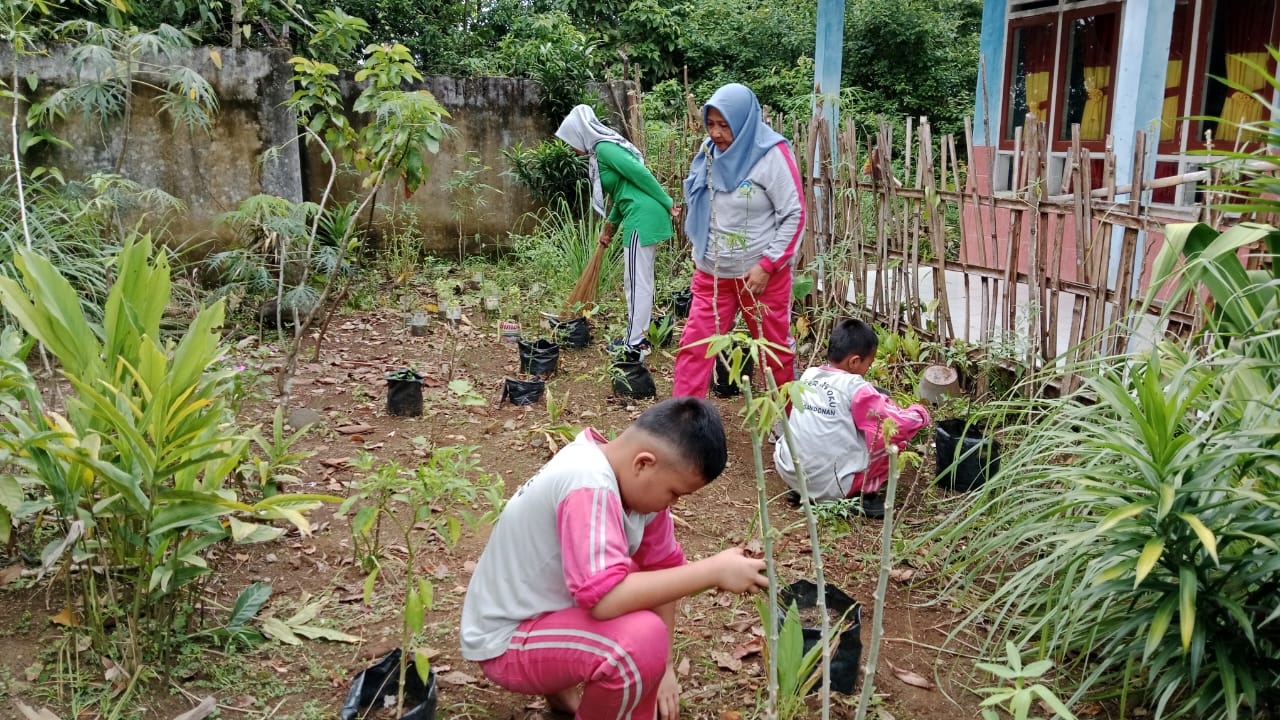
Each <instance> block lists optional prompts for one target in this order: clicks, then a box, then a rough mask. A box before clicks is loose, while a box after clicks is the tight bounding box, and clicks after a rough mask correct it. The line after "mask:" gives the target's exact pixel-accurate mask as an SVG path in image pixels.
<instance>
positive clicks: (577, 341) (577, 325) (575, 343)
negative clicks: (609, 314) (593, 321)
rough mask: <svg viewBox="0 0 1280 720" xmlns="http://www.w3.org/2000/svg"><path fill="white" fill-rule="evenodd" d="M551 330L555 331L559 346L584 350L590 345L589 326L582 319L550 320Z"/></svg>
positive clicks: (585, 320) (584, 319)
mask: <svg viewBox="0 0 1280 720" xmlns="http://www.w3.org/2000/svg"><path fill="white" fill-rule="evenodd" d="M550 322H551V329H552V330H553V331H555V334H556V340H557V341H559V343H560V344H561V345H564V346H565V347H571V348H578V349H581V348H584V347H586V346H588V345H590V344H591V325H590V324H589V323H587V319H586V318H584V317H576V318H573V319H572V320H564V321H559V320H550Z"/></svg>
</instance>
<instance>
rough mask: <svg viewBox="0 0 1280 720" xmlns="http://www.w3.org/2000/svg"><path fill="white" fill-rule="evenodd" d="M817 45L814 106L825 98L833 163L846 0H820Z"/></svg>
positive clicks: (838, 120) (814, 67) (838, 125)
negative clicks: (820, 99)
mask: <svg viewBox="0 0 1280 720" xmlns="http://www.w3.org/2000/svg"><path fill="white" fill-rule="evenodd" d="M817 30H818V32H817V43H816V46H815V47H814V53H813V57H814V66H813V107H814V108H815V109H816V108H817V106H818V96H819V95H821V96H823V97H822V114H823V115H824V116H826V118H827V126H828V127H830V128H831V134H830V137H829V138H828V139H829V140H830V141H831V161H832V162H833V163H834V162H835V159H836V133H837V131H838V130H839V128H840V108H839V104H838V102H839V97H840V63H841V60H842V58H843V56H844V0H818V28H817Z"/></svg>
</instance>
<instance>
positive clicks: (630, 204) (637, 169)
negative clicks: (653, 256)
mask: <svg viewBox="0 0 1280 720" xmlns="http://www.w3.org/2000/svg"><path fill="white" fill-rule="evenodd" d="M595 152H596V162H597V163H598V165H599V167H600V188H601V189H602V190H604V192H605V194H606V195H608V196H609V197H610V198H612V199H613V207H611V208H609V218H608V220H609V222H611V223H613V224H614V225H615V226H616V227H617V228H618V232H619V233H620V234H621V235H622V242H623V243H624V244H630V243H631V234H632V232H633V231H634V232H637V233H639V235H640V244H641V245H654V244H656V243H660V242H662V241H663V240H666V239H667V238H670V237H671V236H672V235H674V234H675V233H674V231H673V230H672V227H671V207H672V206H673V205H674V204H675V203H674V202H673V201H672V200H671V196H670V195H667V193H666V192H665V191H663V189H662V186H661V185H659V184H658V181H657V180H656V179H654V177H653V173H651V172H649V169H648V168H646V167H645V166H644V163H642V162H640V160H639V158H637V157H636V156H635V155H632V154H631V153H630V152H628V151H627V150H626V149H624V148H622V147H621V146H619V145H618V144H617V143H611V142H601V143H598V144H597V145H596V149H595ZM615 237H616V236H615Z"/></svg>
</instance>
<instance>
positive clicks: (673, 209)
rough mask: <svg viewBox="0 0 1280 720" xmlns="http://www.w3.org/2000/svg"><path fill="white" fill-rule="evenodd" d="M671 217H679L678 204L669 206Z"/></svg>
mask: <svg viewBox="0 0 1280 720" xmlns="http://www.w3.org/2000/svg"><path fill="white" fill-rule="evenodd" d="M671 217H673V218H678V217H680V206H679V205H672V206H671Z"/></svg>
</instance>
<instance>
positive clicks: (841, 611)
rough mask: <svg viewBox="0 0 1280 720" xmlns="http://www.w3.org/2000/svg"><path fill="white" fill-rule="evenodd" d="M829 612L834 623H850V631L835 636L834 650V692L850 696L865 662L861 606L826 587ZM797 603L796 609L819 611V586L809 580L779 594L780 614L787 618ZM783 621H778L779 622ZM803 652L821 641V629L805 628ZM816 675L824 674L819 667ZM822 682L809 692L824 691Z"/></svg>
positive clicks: (832, 664)
mask: <svg viewBox="0 0 1280 720" xmlns="http://www.w3.org/2000/svg"><path fill="white" fill-rule="evenodd" d="M826 591H827V592H826V601H827V612H828V613H829V614H830V615H831V622H832V624H833V625H834V623H835V622H836V621H837V620H839V619H840V618H841V617H844V619H845V622H847V623H849V627H848V628H846V629H845V630H844V632H842V633H840V634H839V635H837V636H836V642H837V645H836V647H834V648H832V650H831V689H832V690H834V691H835V692H839V693H844V694H845V695H850V694H852V693H853V690H854V688H855V687H856V686H857V684H858V665H859V663H860V662H861V661H862V605H861V604H860V603H858V602H857V601H856V600H854V599H853V598H851V597H849V596H848V595H847V594H846V593H845V592H844V591H843V590H841V589H840V588H838V587H836V586H834V585H831V584H827V585H826ZM792 601H794V602H795V604H796V608H797V609H800V610H803V609H805V608H811V607H816V606H817V604H818V586H817V584H816V583H812V582H810V581H808V580H797V581H795V582H794V583H791V584H790V585H788V586H787V587H785V588H782V590H781V591H780V592H779V593H778V603H779V605H780V606H781V607H780V609H779V612H781V613H783V616H782V617H785V612H786V608H787V607H789V606H790V605H791V603H792ZM781 621H782V618H781V617H780V618H779V622H781ZM800 632H801V635H802V636H803V637H804V651H805V652H809V648H811V647H813V646H814V645H816V644H818V643H819V642H821V641H822V626H821V625H819V626H817V627H802V628H801V630H800ZM814 672H817V673H820V672H822V668H821V666H820V665H819V666H818V667H815V668H814ZM821 686H822V681H821V679H819V681H818V682H816V683H814V685H813V688H812V689H810V690H809V692H818V691H819V690H821V689H822V688H821Z"/></svg>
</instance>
